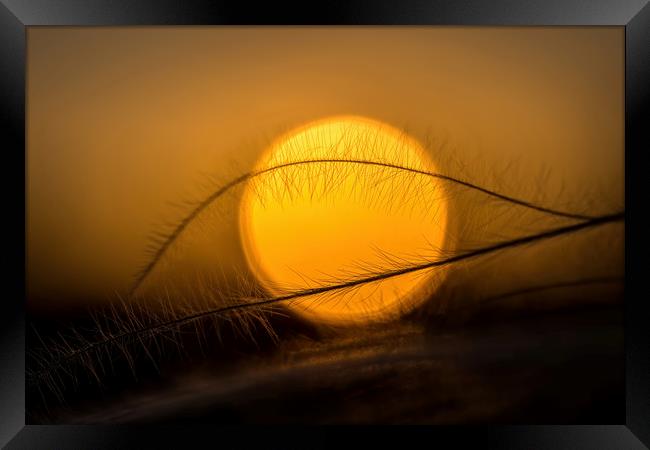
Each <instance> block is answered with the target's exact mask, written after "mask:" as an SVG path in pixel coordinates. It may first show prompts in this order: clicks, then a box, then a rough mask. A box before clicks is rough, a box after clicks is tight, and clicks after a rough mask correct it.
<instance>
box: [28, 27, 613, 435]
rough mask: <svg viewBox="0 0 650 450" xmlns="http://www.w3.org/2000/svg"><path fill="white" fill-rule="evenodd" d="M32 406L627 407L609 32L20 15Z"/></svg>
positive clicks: (255, 410)
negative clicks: (33, 21)
mask: <svg viewBox="0 0 650 450" xmlns="http://www.w3.org/2000/svg"><path fill="white" fill-rule="evenodd" d="M25 38H26V42H25V65H26V69H25V70H26V72H25V233H26V242H25V271H26V272H25V289H26V294H25V296H26V298H25V350H26V357H25V372H26V373H25V395H26V400H25V415H26V418H25V420H26V424H28V425H72V424H75V425H76V424H102V425H115V424H160V423H164V424H167V423H180V424H183V423H184V424H190V423H192V424H195V423H218V424H222V425H223V424H227V425H230V424H232V425H240V424H260V425H279V424H283V425H284V424H304V425H312V424H313V425H315V424H318V425H321V424H328V425H378V424H381V425H384V424H396V425H400V424H418V425H502V424H526V425H537V424H540V425H543V424H545V425H561V424H574V425H576V424H595V425H599V424H623V423H625V422H626V347H625V342H626V341H625V339H624V336H625V335H624V324H625V307H624V306H625V304H624V301H623V299H624V288H625V277H626V274H625V272H626V263H625V261H626V252H625V230H626V222H625V217H626V216H625V214H626V212H625V199H626V176H625V172H626V164H625V160H626V31H625V28H624V27H621V26H533V27H524V26H273V27H268V26H243V25H241V26H234V25H233V26H219V27H213V26H155V27H148V26H102V27H91V26H36V27H28V28H27V29H26V37H25Z"/></svg>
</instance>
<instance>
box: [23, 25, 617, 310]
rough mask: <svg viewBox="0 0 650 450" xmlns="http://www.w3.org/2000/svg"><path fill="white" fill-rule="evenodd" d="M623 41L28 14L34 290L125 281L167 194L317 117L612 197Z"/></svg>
mask: <svg viewBox="0 0 650 450" xmlns="http://www.w3.org/2000/svg"><path fill="white" fill-rule="evenodd" d="M623 45H624V31H623V28H612V27H597V28H596V27H591V28H590V27H581V28H563V27H559V28H557V27H556V28H539V27H538V28H481V27H477V28H464V27H390V28H383V27H365V28H361V27H359V28H342V27H332V28H318V27H294V28H284V27H265V28H254V27H252V28H247V27H220V28H212V27H150V28H138V27H126V28H111V27H103V28H83V27H75V28H64V27H59V28H50V27H30V28H29V29H28V69H27V78H28V79H27V98H28V109H27V119H28V122H27V123H28V127H27V225H28V230H27V231H28V242H27V258H28V268H27V269H28V274H27V277H28V289H29V295H30V297H31V300H30V301H32V302H36V303H38V302H50V303H51V302H55V301H64V300H65V299H68V300H74V299H90V298H102V297H103V296H106V295H112V293H113V292H114V291H116V290H117V291H123V290H124V289H126V288H127V287H128V285H129V283H130V282H131V281H132V279H133V275H134V273H135V272H136V270H137V269H138V268H139V266H140V265H141V264H142V263H143V262H145V261H146V254H145V249H146V244H147V237H148V236H149V235H150V233H151V232H152V231H155V230H156V226H157V224H159V223H161V222H165V221H168V220H171V221H173V220H177V219H179V218H180V217H179V215H178V210H177V209H174V208H173V207H170V205H169V204H168V201H180V200H183V199H185V198H186V197H187V195H188V193H190V194H191V193H192V192H196V189H197V188H196V186H197V184H198V183H201V182H202V181H204V180H205V178H204V175H202V174H205V173H210V174H215V175H217V176H219V177H221V178H224V179H225V178H228V177H232V176H236V175H237V174H238V173H239V172H240V171H242V170H246V169H247V168H249V167H250V165H251V164H252V163H253V162H254V160H255V157H256V156H257V155H259V154H260V152H262V151H263V150H264V147H265V145H266V143H267V142H268V141H269V140H270V139H272V138H273V137H274V136H275V135H276V134H277V133H278V132H279V131H280V130H285V129H290V128H291V127H293V126H297V125H300V124H303V123H305V122H307V121H309V120H314V119H319V118H322V117H326V116H330V115H340V114H353V115H361V116H367V117H370V118H374V119H379V120H382V121H384V122H386V123H389V124H391V125H393V126H397V127H407V129H408V130H409V132H410V133H411V134H412V135H413V136H415V137H416V138H418V139H422V140H424V137H425V136H427V135H428V136H432V137H433V138H435V139H446V140H447V141H448V142H449V143H450V146H451V147H453V148H454V152H455V153H454V154H453V157H454V158H455V159H457V160H458V161H460V162H462V163H465V159H466V158H473V159H475V160H476V159H478V161H475V162H476V164H478V165H480V166H485V167H495V168H497V169H499V168H503V167H504V166H505V165H506V164H507V163H508V162H510V161H517V164H518V166H517V167H518V171H519V173H520V174H523V176H524V178H526V176H527V175H530V177H529V178H528V179H530V180H531V182H532V183H534V182H535V180H534V178H533V176H534V175H535V174H537V173H539V170H540V167H544V168H549V169H552V175H551V179H550V181H549V184H548V185H545V187H544V189H549V194H548V195H549V196H550V197H553V196H554V195H556V194H557V195H560V192H561V191H560V190H559V187H560V186H562V187H563V188H564V190H565V191H568V192H571V190H572V189H578V188H579V187H581V186H589V187H591V186H593V187H594V188H596V189H599V190H601V191H604V192H606V193H607V194H608V195H612V196H613V197H614V198H617V199H621V202H622V196H623V167H624V166H623V148H624V147H623V143H624V142H623V131H624V116H623V113H624V109H623V108H624V103H623V101H624V98H623V93H624V72H623V69H624V59H623V58H624V46H623ZM429 150H430V151H431V152H432V154H431V156H432V158H434V159H435V157H436V154H435V147H432V148H430V149H429ZM477 155H478V156H477ZM562 192H564V191H562ZM222 228H223V230H224V233H225V234H228V233H231V234H232V233H233V231H232V230H233V229H234V228H232V227H230V226H229V225H228V224H227V223H224V224H223V225H222ZM215 242H217V244H215V245H221V246H222V248H221V249H219V248H213V250H212V251H215V252H222V253H223V254H228V255H232V256H233V257H234V258H239V257H240V255H239V256H238V252H239V246H238V243H237V242H236V241H235V240H233V239H216V240H215Z"/></svg>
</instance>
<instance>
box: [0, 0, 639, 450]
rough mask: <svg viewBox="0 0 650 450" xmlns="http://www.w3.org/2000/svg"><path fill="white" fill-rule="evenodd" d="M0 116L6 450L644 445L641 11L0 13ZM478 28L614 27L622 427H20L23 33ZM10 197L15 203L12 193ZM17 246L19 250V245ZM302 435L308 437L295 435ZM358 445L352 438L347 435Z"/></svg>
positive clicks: (53, 8)
mask: <svg viewBox="0 0 650 450" xmlns="http://www.w3.org/2000/svg"><path fill="white" fill-rule="evenodd" d="M1 3H2V4H1V5H0V46H1V47H0V52H1V57H0V67H1V70H0V103H1V107H0V108H1V109H0V111H1V118H2V137H3V140H4V141H5V145H4V146H3V151H2V155H3V161H4V164H3V165H2V170H3V176H2V177H1V182H2V194H3V203H4V205H3V208H2V211H3V212H4V214H3V215H2V216H3V221H2V222H4V225H5V228H6V230H7V231H6V233H5V234H4V236H5V239H4V245H5V246H6V247H7V248H6V249H5V251H3V252H2V255H3V258H2V266H3V267H4V268H5V270H3V271H2V274H3V283H4V285H5V287H8V288H6V289H5V290H4V292H5V293H6V295H5V297H4V298H2V300H1V301H0V308H1V312H0V320H1V321H2V323H1V326H0V349H1V350H0V445H5V444H7V448H12V449H15V448H51V449H55V448H56V449H64V448H92V449H102V448H145V447H150V446H156V444H157V446H159V447H162V448H177V447H184V448H190V447H195V446H210V447H215V446H216V447H219V446H221V445H224V444H223V443H224V442H225V443H227V444H226V445H228V446H229V447H236V448H239V447H249V446H252V444H253V442H254V440H259V441H260V444H262V445H265V446H267V447H268V446H269V445H270V446H274V447H275V446H282V447H285V448H286V447H294V448H302V447H310V448H312V447H325V446H327V447H330V446H334V445H338V444H339V443H340V442H341V439H342V438H346V437H348V436H352V435H353V434H354V435H357V436H355V437H359V438H361V439H365V440H370V441H374V442H376V443H381V444H383V445H386V446H388V445H390V446H396V445H404V443H405V442H406V441H405V440H404V439H405V438H409V439H408V440H409V441H410V440H414V443H415V442H416V441H417V442H422V443H423V445H426V443H430V444H431V445H440V443H441V442H442V443H445V444H447V445H449V444H453V445H454V447H459V446H463V445H467V444H468V443H471V444H472V445H480V446H483V447H489V448H530V449H532V448H534V449H546V448H553V449H562V448H571V449H583V448H584V449H599V448H603V449H637V448H638V449H641V448H648V447H647V446H650V346H649V345H648V343H649V342H650V339H649V338H648V332H647V330H648V328H647V327H646V324H647V320H648V318H650V315H649V314H648V311H649V309H648V306H647V305H648V301H647V298H646V297H645V296H644V295H643V294H642V292H643V290H642V289H643V286H642V283H643V281H642V278H643V277H644V270H645V268H646V265H645V264H644V262H643V261H644V260H643V256H644V255H643V253H642V252H643V251H644V248H645V247H646V245H645V244H646V243H647V240H648V238H647V236H646V234H644V231H645V229H646V225H647V220H646V219H645V218H644V217H643V212H642V208H643V207H644V206H645V205H647V204H648V202H647V200H648V194H646V192H647V191H648V190H645V189H643V188H644V186H643V183H644V179H646V178H647V175H646V174H645V171H646V167H648V166H647V165H646V164H645V163H646V161H647V158H646V153H647V151H648V150H650V139H649V135H650V131H649V129H650V127H649V126H648V124H650V122H648V119H645V120H644V119H643V117H650V114H648V113H649V112H650V106H649V105H650V6H648V2H647V1H646V0H592V1H587V0H545V1H542V0H539V1H536V2H535V1H530V0H527V1H522V0H493V1H490V2H487V1H480V0H456V1H452V0H449V1H436V0H401V1H399V2H389V1H385V0H381V1H369V0H366V1H347V2H345V1H331V2H316V3H314V2H304V3H302V4H300V5H287V6H282V5H278V4H277V3H275V2H267V3H263V2H260V4H249V3H248V2H245V1H239V2H228V3H226V2H221V1H209V0H202V1H187V0H185V1H184V0H1ZM225 24H228V25H234V24H237V25H274V24H275V25H289V24H303V25H323V24H349V25H396V24H400V25H410V24H417V25H492V26H568V25H571V26H573V25H588V26H602V25H607V26H621V27H624V28H625V171H626V173H625V183H626V185H625V192H626V193H625V202H626V205H627V208H626V211H627V212H626V217H625V224H626V225H625V233H626V257H625V264H626V269H625V271H626V277H625V278H626V279H625V283H626V290H625V291H626V294H625V318H626V319H625V352H626V368H625V370H626V406H627V408H626V418H625V423H621V424H610V425H576V426H492V427H451V428H447V427H415V428H408V429H406V430H405V429H404V428H399V427H398V428H393V427H391V428H383V429H377V428H368V427H364V428H354V429H351V428H338V427H337V428H331V427H330V428H315V427H314V428H311V427H310V428H301V429H300V430H295V432H294V431H293V430H291V431H290V430H289V429H288V428H286V427H282V428H272V427H264V428H263V429H255V430H250V431H248V429H243V428H240V427H227V428H225V427H219V426H218V424H209V425H205V426H203V425H199V424H197V425H192V426H187V425H184V426H176V425H170V426H163V425H155V426H153V425H152V426H146V427H145V426H143V427H136V426H102V427H99V426H37V425H28V426H25V398H24V394H25V378H24V377H25V331H24V326H25V320H24V312H25V307H24V301H25V286H26V284H25V245H26V241H25V236H26V235H25V225H26V217H25V211H26V208H25V201H26V197H25V195H24V192H25V176H26V168H25V143H26V142H25V111H26V103H25V101H26V92H25V74H26V70H28V67H26V30H27V27H35V26H43V25H48V26H54V25H70V26H112V25H225ZM21 192H22V193H23V194H21ZM22 244H25V245H22ZM307 433H308V434H309V435H307ZM358 435H360V436H358Z"/></svg>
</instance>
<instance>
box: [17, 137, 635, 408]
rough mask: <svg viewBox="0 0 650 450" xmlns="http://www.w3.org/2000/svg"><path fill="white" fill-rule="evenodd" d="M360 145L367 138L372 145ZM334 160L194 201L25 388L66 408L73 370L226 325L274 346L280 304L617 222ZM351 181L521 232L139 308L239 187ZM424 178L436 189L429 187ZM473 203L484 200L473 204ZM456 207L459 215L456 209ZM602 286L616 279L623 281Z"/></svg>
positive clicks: (400, 168)
mask: <svg viewBox="0 0 650 450" xmlns="http://www.w3.org/2000/svg"><path fill="white" fill-rule="evenodd" d="M365 139H367V140H370V137H365ZM331 153H332V155H331V157H328V158H314V159H305V158H301V157H300V155H299V154H295V155H294V154H292V153H291V151H288V152H287V153H286V154H284V155H281V157H280V158H276V159H277V160H276V161H271V162H270V164H269V165H268V166H265V167H261V168H256V169H254V170H251V171H249V172H246V173H244V174H242V175H240V176H237V177H235V178H233V179H232V180H230V181H226V182H225V183H223V184H220V185H219V186H217V187H216V188H214V189H213V190H212V191H211V192H209V193H208V195H206V196H205V197H204V198H202V199H200V200H199V201H198V202H196V203H194V204H190V208H189V210H188V212H187V213H186V214H185V215H184V216H183V217H182V219H181V220H180V221H179V222H178V223H177V224H175V225H173V226H172V227H171V228H170V230H169V232H168V233H161V234H158V235H157V236H156V238H155V241H154V247H153V248H152V254H151V258H150V260H149V261H148V262H147V264H146V265H145V266H144V267H143V269H142V270H141V271H140V272H139V274H138V275H137V277H136V279H135V282H134V284H133V286H132V289H131V291H130V292H129V294H128V295H127V296H126V297H125V298H123V299H121V301H120V302H119V303H115V304H112V305H111V306H110V307H109V308H108V309H105V310H101V311H94V312H93V317H94V326H93V329H92V330H90V332H82V331H78V330H74V329H70V330H67V331H66V333H65V334H60V335H59V336H58V337H57V338H54V339H50V340H48V341H43V342H41V344H42V345H41V346H40V347H39V348H36V349H32V353H31V356H32V358H31V359H30V367H29V370H28V374H27V377H28V384H29V386H30V387H31V388H32V389H36V390H49V391H51V392H53V393H54V394H55V396H56V397H57V398H59V399H61V400H63V399H64V397H65V387H66V386H68V385H69V383H70V382H74V381H75V379H76V378H77V374H78V373H80V371H82V372H83V373H85V374H90V375H91V376H92V377H93V378H94V379H95V380H96V381H97V382H98V383H100V384H101V382H102V378H103V377H104V375H105V374H106V373H108V372H109V371H110V370H112V363H113V361H114V360H115V359H116V358H120V359H122V360H124V361H126V362H127V363H128V365H129V366H130V368H131V370H132V372H133V374H134V375H135V374H136V373H137V363H136V357H137V355H144V356H145V357H146V358H147V359H149V360H150V361H151V362H152V363H154V364H155V363H156V361H157V360H158V359H159V358H160V357H161V355H162V354H164V353H165V352H168V351H169V348H170V347H172V348H174V349H175V350H176V351H178V352H182V351H183V349H182V342H183V339H182V337H183V336H184V335H187V334H190V335H192V336H195V337H196V339H197V341H198V342H199V343H202V345H208V346H209V345H212V342H208V341H207V338H206V336H207V334H208V333H209V332H211V331H213V332H214V333H216V335H219V334H220V333H221V331H222V330H223V329H225V328H226V327H230V328H231V329H233V330H235V331H236V332H238V333H240V334H241V335H242V336H245V337H247V338H249V339H255V338H256V336H257V334H258V333H259V332H260V331H261V332H263V333H265V334H266V335H268V336H271V337H272V338H274V339H277V338H278V336H277V334H276V330H275V329H274V328H273V326H272V325H271V322H270V320H269V319H270V318H271V317H272V316H273V315H278V314H285V313H286V310H284V309H282V306H283V305H290V304H292V303H294V304H295V303H301V304H303V305H310V304H318V303H322V302H335V301H351V300H350V299H352V298H354V295H353V294H354V293H355V291H356V290H357V289H359V288H360V287H361V286H368V285H373V284H380V283H382V282H383V281H385V280H389V279H392V278H396V277H400V276H404V275H407V274H422V276H427V275H430V274H432V273H435V272H436V270H439V269H441V268H449V267H452V266H459V265H462V264H465V263H467V262H469V261H474V260H477V259H480V258H486V257H489V256H490V255H493V254H497V253H499V252H502V251H505V250H509V249H516V248H523V247H526V246H530V245H532V244H535V243H539V242H545V241H549V240H552V239H554V238H558V237H560V236H570V235H575V234H576V233H580V232H582V231H585V230H589V229H595V228H600V227H605V226H608V225H611V224H614V223H618V222H622V221H623V220H624V212H623V211H614V212H612V213H609V214H599V215H590V214H586V213H584V212H572V211H565V210H561V209H557V208H552V207H548V206H546V205H544V204H541V203H538V202H533V201H529V200H526V199H523V198H519V197H517V196H514V195H511V194H507V193H504V192H500V191H498V190H495V189H491V188H488V187H485V186H482V185H479V184H478V183H475V182H471V181H469V180H466V179H461V178H457V177H454V176H451V175H449V174H446V173H440V172H435V171H429V170H423V169H421V168H417V167H416V166H415V165H414V164H412V163H411V162H410V161H408V160H404V161H399V160H397V161H396V160H395V159H394V158H393V159H389V158H388V157H387V156H386V155H384V154H381V152H379V153H375V154H373V153H372V152H369V153H368V155H367V156H368V157H367V158H356V157H348V156H346V155H347V152H346V151H345V148H342V149H332V152H331ZM398 154H399V153H398ZM350 179H353V180H354V183H353V184H354V186H355V189H357V190H358V192H361V193H366V195H365V196H364V197H363V198H364V199H365V200H366V201H378V196H382V197H381V201H378V203H382V204H386V202H389V204H392V203H399V204H398V205H397V206H396V207H408V204H407V202H404V199H397V200H396V199H394V198H392V197H391V189H390V183H400V184H402V185H404V184H406V185H408V189H407V191H408V192H412V193H413V195H414V196H427V195H429V196H433V195H440V192H441V191H442V192H443V193H444V195H445V197H446V199H447V200H448V201H450V202H452V201H453V202H455V203H456V204H458V203H459V202H463V205H464V206H463V208H462V209H464V215H468V214H469V212H468V211H469V210H473V211H478V210H479V209H480V208H486V205H488V203H486V200H489V201H490V203H489V207H487V212H485V211H484V212H483V213H482V214H483V215H482V218H481V219H470V220H464V221H461V224H460V225H458V227H457V228H458V229H459V230H461V232H462V233H465V234H467V233H468V231H467V230H473V231H472V233H478V232H479V231H480V232H482V233H483V234H482V236H483V237H484V238H485V237H486V236H488V234H489V233H486V223H493V224H494V223H497V221H496V218H494V217H491V215H492V214H494V211H497V210H499V208H500V207H502V208H503V210H502V211H501V212H500V214H505V215H506V218H505V220H506V221H510V222H512V221H515V222H516V223H518V224H519V226H518V227H516V228H522V229H524V231H523V232H520V233H518V235H515V236H497V238H494V234H495V233H493V234H492V238H491V239H487V241H489V242H487V243H486V242H483V243H482V244H481V245H476V244H473V243H472V241H473V239H470V240H466V241H463V242H459V243H457V245H455V246H453V248H450V249H439V248H435V249H431V251H430V252H429V254H422V253H421V254H419V255H410V256H409V257H405V256H403V255H391V254H388V253H384V254H383V261H384V262H385V263H384V264H381V265H364V264H363V261H360V262H359V265H358V266H357V268H356V270H348V271H347V272H345V273H344V274H343V275H341V274H332V275H331V276H329V277H323V278H322V279H318V280H314V279H310V280H309V281H308V282H306V283H305V286H302V287H301V286H279V287H278V289H277V290H276V292H278V291H279V292H281V294H279V295H270V294H269V292H267V291H266V290H264V289H262V288H261V287H260V286H259V284H258V283H256V282H255V280H253V279H251V278H250V277H248V276H246V275H244V274H242V275H241V276H239V277H237V282H235V283H232V282H231V285H232V286H234V287H233V288H231V289H225V288H224V283H221V282H219V279H218V277H216V276H215V277H213V276H210V277H199V278H197V279H194V280H192V282H190V283H186V285H188V286H190V289H189V291H188V290H182V291H180V290H178V291H177V290H175V289H174V287H173V286H168V285H162V286H154V287H155V288H156V289H154V292H155V296H154V297H155V298H154V300H155V305H154V304H152V303H151V302H144V301H141V300H142V299H143V298H144V297H145V292H144V291H145V290H146V289H145V288H146V287H147V286H146V284H147V282H148V281H149V279H150V278H151V276H152V275H153V274H154V273H155V271H156V270H157V269H158V268H159V266H160V265H161V264H162V263H163V262H165V260H166V259H169V258H171V257H173V253H174V252H173V250H174V248H175V247H176V246H177V245H179V242H180V241H182V239H183V237H184V236H185V235H187V234H190V233H192V232H194V230H193V229H192V228H193V227H195V226H197V227H200V224H201V221H202V220H206V219H207V218H210V217H211V216H212V215H213V214H214V209H215V208H216V205H218V203H219V201H220V200H221V199H223V198H225V197H226V196H227V195H228V194H232V193H235V191H236V190H237V189H238V188H240V187H242V186H251V187H252V188H253V191H254V192H257V193H258V195H271V196H276V197H279V198H281V199H282V200H283V201H291V198H292V196H293V195H298V194H299V193H300V194H304V192H305V190H306V191H307V192H309V193H311V194H312V195H313V196H314V197H315V198H316V199H318V198H319V196H320V197H323V196H326V195H327V192H328V191H329V190H330V189H332V188H333V186H336V185H337V184H340V183H343V182H344V181H346V180H350ZM431 179H434V180H436V181H437V182H438V183H439V184H436V185H432V184H431V183H430V180H431ZM314 180H317V181H314ZM377 186H381V187H384V188H385V189H383V190H381V189H378V188H377ZM431 186H435V187H438V186H443V189H442V190H438V191H434V190H432V188H431ZM480 198H482V199H483V201H480V200H478V199H480ZM391 202H392V203H391ZM431 203H432V204H434V203H435V202H431ZM456 209H461V208H459V207H458V206H456ZM527 214H528V215H527ZM434 215H435V211H434ZM501 223H502V222H501ZM531 229H532V230H531ZM470 234H471V233H470ZM496 234H497V235H498V234H499V233H496ZM484 240H486V239H484ZM378 251H379V252H381V249H378ZM228 278H229V279H231V278H232V276H229V277H228ZM602 278H603V277H598V278H596V279H594V278H593V277H591V278H585V279H580V280H573V281H572V282H573V283H581V282H584V283H591V282H594V280H597V281H598V280H600V281H603V279H602ZM609 278H611V280H620V277H609ZM570 282H571V281H570ZM565 283H567V282H565ZM556 284H558V283H556ZM559 284H560V285H561V284H562V283H559ZM545 286H547V287H548V285H540V286H538V287H539V288H540V289H544V287H545ZM560 287H561V286H560ZM504 295H507V294H504Z"/></svg>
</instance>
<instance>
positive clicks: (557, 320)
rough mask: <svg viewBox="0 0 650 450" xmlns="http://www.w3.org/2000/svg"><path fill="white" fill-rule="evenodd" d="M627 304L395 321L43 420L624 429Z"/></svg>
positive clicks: (138, 387) (73, 407)
mask: <svg viewBox="0 0 650 450" xmlns="http://www.w3.org/2000/svg"><path fill="white" fill-rule="evenodd" d="M622 317H623V316H622V312H621V308H620V307H616V308H614V307H600V308H591V309H583V310H578V311H563V312H560V313H558V312H555V313H549V314H544V315H535V316H532V317H518V318H514V319H510V320H506V321H498V322H496V323H495V322H494V321H491V322H490V323H489V324H481V323H480V322H479V323H474V324H465V325H463V326H460V327H452V328H449V329H446V330H442V329H440V328H439V327H438V328H437V331H431V330H428V329H427V327H425V326H424V325H422V324H415V323H395V324H393V325H389V326H388V325H387V326H382V327H379V328H376V329H371V330H359V331H356V332H348V333H346V334H343V335H338V336H336V335H335V336H330V337H328V338H326V339H320V340H314V339H310V338H307V337H304V336H302V337H301V336H294V337H293V338H290V339H286V340H283V341H281V342H280V344H278V345H279V346H278V347H276V348H275V349H274V350H272V351H266V352H264V354H263V355H261V356H259V355H258V356H254V354H252V353H251V352H247V353H246V354H243V353H242V355H240V356H241V357H238V358H231V359H232V360H231V361H230V362H229V363H228V364H224V363H223V362H221V361H218V362H217V361H215V360H211V359H210V358H207V360H199V361H196V360H195V361H193V362H191V361H190V362H186V363H185V364H184V365H178V366H176V368H175V369H174V370H173V371H172V372H171V374H167V375H165V376H164V377H163V378H162V379H160V380H158V381H152V382H147V381H140V382H138V383H135V384H134V385H132V386H130V387H128V388H126V389H122V390H121V391H120V392H119V393H112V394H111V395H104V396H102V397H93V396H90V397H88V398H83V396H82V399H75V400H74V401H72V402H70V403H68V405H66V406H65V407H55V408H54V409H51V410H50V411H49V412H48V414H47V415H41V414H35V415H34V416H33V418H32V422H41V423H42V422H45V423H124V422H160V421H163V422H165V421H170V422H189V423H199V422H213V423H214V422H216V423H219V424H230V423H242V422H243V423H271V424H279V423H310V424H311V423H323V424H330V423H353V424H367V423H395V424H407V423H408V424H410V423H429V424H455V423H493V424H494V423H525V424H533V423H547V424H560V423H590V424H597V423H622V422H623V421H624V414H625V410H624V408H625V398H624V349H623V318H622Z"/></svg>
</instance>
